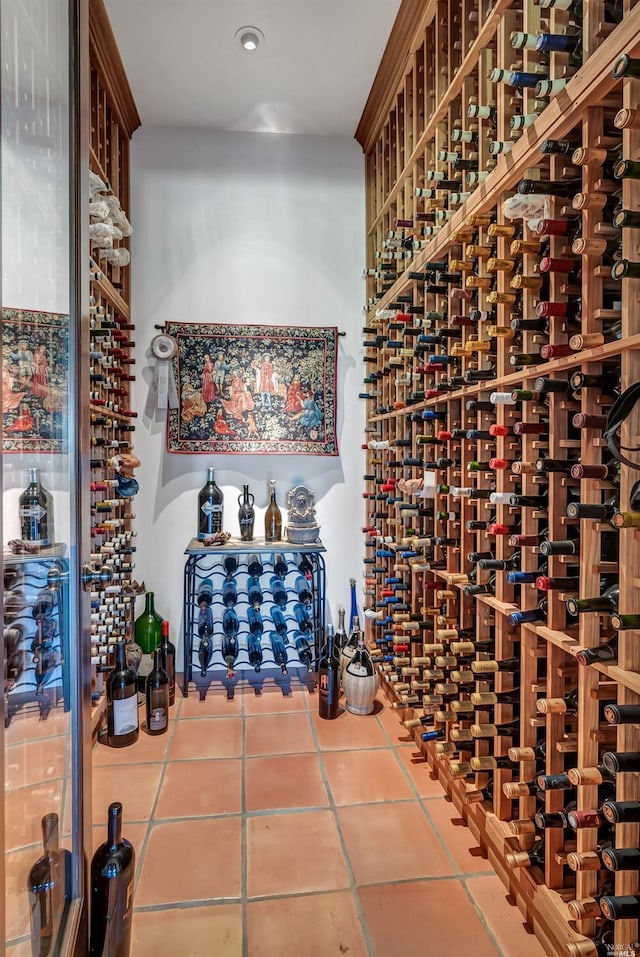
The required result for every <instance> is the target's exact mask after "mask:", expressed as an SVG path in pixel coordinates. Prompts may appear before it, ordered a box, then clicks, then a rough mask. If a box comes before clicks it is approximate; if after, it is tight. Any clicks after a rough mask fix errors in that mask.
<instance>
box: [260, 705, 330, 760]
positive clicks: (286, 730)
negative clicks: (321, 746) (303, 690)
mask: <svg viewBox="0 0 640 957" xmlns="http://www.w3.org/2000/svg"><path fill="white" fill-rule="evenodd" d="M245 728H246V732H245V734H246V737H245V742H246V753H247V755H264V754H293V753H295V752H298V751H315V750H316V745H315V742H314V740H313V735H312V734H311V726H310V724H309V717H308V715H307V714H306V713H305V714H302V713H299V714H270V715H266V716H265V717H258V716H257V715H256V716H253V717H250V718H245Z"/></svg>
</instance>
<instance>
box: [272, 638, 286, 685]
mask: <svg viewBox="0 0 640 957" xmlns="http://www.w3.org/2000/svg"><path fill="white" fill-rule="evenodd" d="M269 638H270V640H271V650H272V651H273V658H274V661H275V663H276V664H277V665H280V670H281V671H282V674H283V675H286V674H288V672H287V649H286V646H285V643H284V641H283V640H282V638H281V637H280V635H279V634H278V633H277V632H276V631H272V632H270V634H269Z"/></svg>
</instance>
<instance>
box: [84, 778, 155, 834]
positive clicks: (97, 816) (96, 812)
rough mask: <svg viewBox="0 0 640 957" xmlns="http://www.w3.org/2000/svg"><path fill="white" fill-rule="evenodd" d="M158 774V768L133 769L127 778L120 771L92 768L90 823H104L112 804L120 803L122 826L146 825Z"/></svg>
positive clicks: (151, 807) (149, 815) (153, 799)
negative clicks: (131, 824) (143, 823)
mask: <svg viewBox="0 0 640 957" xmlns="http://www.w3.org/2000/svg"><path fill="white" fill-rule="evenodd" d="M161 773H162V765H161V764H141V765H138V766H136V765H133V766H132V767H130V768H128V769H127V773H126V774H123V773H122V768H120V767H103V768H94V769H93V778H92V782H91V797H92V803H93V823H94V824H101V823H102V822H103V821H106V820H107V811H108V809H109V805H110V804H111V803H112V801H122V814H123V821H124V822H127V821H148V820H149V818H150V817H151V811H152V810H153V805H154V802H155V799H156V794H157V793H158V784H159V783H160V775H161ZM123 830H124V824H123Z"/></svg>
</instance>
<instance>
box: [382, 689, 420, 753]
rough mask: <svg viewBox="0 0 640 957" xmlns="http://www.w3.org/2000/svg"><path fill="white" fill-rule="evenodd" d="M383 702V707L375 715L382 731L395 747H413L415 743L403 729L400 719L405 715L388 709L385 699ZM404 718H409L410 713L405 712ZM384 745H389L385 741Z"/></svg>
mask: <svg viewBox="0 0 640 957" xmlns="http://www.w3.org/2000/svg"><path fill="white" fill-rule="evenodd" d="M383 700H384V707H383V708H382V710H381V711H379V712H378V714H377V719H378V721H379V722H380V724H381V725H382V727H383V728H384V730H385V731H386V732H387V734H388V735H389V739H390V742H391V744H394V745H396V746H398V745H401V744H411V745H413V746H414V747H415V742H414V740H413V737H412V736H411V733H410V732H409V731H407V729H406V728H405V727H403V724H402V719H403V716H404V715H405V712H403V711H396V710H394V709H392V708H390V707H389V704H388V702H387V701H386V697H385V698H384V699H383ZM406 716H407V717H409V716H410V712H409V711H407V712H406ZM385 744H389V741H387V740H386V739H385Z"/></svg>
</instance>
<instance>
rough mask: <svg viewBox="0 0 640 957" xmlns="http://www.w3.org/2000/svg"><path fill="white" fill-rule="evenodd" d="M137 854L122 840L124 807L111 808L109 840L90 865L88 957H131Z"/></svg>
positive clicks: (108, 824)
mask: <svg viewBox="0 0 640 957" xmlns="http://www.w3.org/2000/svg"><path fill="white" fill-rule="evenodd" d="M134 876H135V851H134V849H133V846H132V845H131V844H130V843H129V841H127V840H125V838H123V837H122V804H120V802H119V801H115V802H114V803H113V804H110V805H109V813H108V817H107V840H106V841H105V843H104V844H101V845H100V847H99V848H98V850H97V851H96V852H95V854H94V855H93V859H92V861H91V930H90V943H89V957H129V954H130V953H131V917H132V911H133V881H134Z"/></svg>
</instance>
